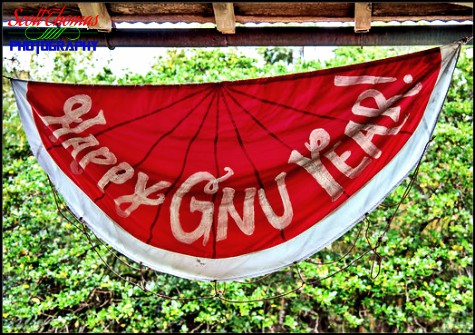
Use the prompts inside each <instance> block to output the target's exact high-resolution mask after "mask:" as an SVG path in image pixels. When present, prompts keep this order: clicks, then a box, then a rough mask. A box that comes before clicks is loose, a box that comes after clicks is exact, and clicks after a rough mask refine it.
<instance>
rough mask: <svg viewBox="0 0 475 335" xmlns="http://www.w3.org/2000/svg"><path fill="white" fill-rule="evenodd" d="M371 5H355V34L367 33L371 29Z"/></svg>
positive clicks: (358, 3) (364, 3) (368, 3)
mask: <svg viewBox="0 0 475 335" xmlns="http://www.w3.org/2000/svg"><path fill="white" fill-rule="evenodd" d="M371 8H372V6H371V3H370V2H356V3H355V33H367V32H368V31H369V30H370V29H371Z"/></svg>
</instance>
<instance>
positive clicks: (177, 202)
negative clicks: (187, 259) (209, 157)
mask: <svg viewBox="0 0 475 335" xmlns="http://www.w3.org/2000/svg"><path fill="white" fill-rule="evenodd" d="M225 170H226V171H227V173H226V175H224V176H222V177H220V178H216V177H214V176H213V175H212V174H211V173H209V172H196V173H194V174H192V175H191V176H190V177H188V179H187V180H185V181H184V182H183V184H182V185H181V186H180V187H179V189H178V190H177V191H176V192H175V194H174V195H173V198H172V201H171V204H170V224H171V229H172V233H173V236H174V237H175V238H176V239H177V240H178V241H180V242H183V243H186V244H191V243H193V242H195V241H196V240H197V239H199V238H200V237H201V236H203V245H206V243H207V242H208V240H209V233H210V229H211V225H212V224H213V213H214V205H213V203H212V202H211V201H201V200H197V199H196V198H195V197H192V198H191V202H190V211H191V212H195V211H200V212H202V215H201V220H200V223H199V225H198V227H196V229H195V230H193V231H191V232H186V231H184V230H183V227H182V225H181V222H180V207H181V202H182V201H183V197H184V196H185V195H186V194H187V193H188V192H189V191H190V190H191V188H192V187H193V186H195V185H197V184H199V183H201V182H203V181H208V183H207V184H206V186H205V187H204V192H205V193H206V194H214V193H216V192H217V191H218V189H219V183H220V182H221V181H224V180H225V179H227V178H229V177H231V176H232V175H233V173H234V172H233V171H232V170H231V169H230V168H228V167H227V168H225Z"/></svg>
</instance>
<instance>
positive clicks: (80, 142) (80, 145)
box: [62, 135, 99, 158]
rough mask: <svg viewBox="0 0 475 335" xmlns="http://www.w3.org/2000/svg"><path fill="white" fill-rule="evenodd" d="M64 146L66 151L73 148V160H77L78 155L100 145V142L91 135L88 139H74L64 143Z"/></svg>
mask: <svg viewBox="0 0 475 335" xmlns="http://www.w3.org/2000/svg"><path fill="white" fill-rule="evenodd" d="M62 144H63V147H64V148H66V149H67V148H68V147H70V146H72V147H73V151H72V152H71V155H72V156H73V158H76V156H77V155H78V153H80V152H81V151H82V150H84V149H86V148H89V147H93V146H95V145H98V144H99V141H98V140H97V139H96V138H95V137H94V135H89V136H88V137H74V138H71V139H69V140H66V141H64V142H63V143H62Z"/></svg>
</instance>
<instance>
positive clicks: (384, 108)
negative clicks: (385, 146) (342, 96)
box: [351, 89, 401, 122]
mask: <svg viewBox="0 0 475 335" xmlns="http://www.w3.org/2000/svg"><path fill="white" fill-rule="evenodd" d="M368 98H373V99H374V100H375V101H376V105H377V106H378V108H371V107H365V106H362V105H361V102H362V101H363V100H364V99H368ZM399 99H401V95H395V96H393V97H391V98H389V99H386V98H385V97H384V95H383V94H382V93H381V92H379V91H378V90H374V89H370V90H366V91H364V92H363V93H361V94H360V95H359V96H358V99H357V100H356V102H355V104H354V105H353V108H352V109H351V111H352V112H353V114H356V115H362V116H368V117H374V116H378V115H387V116H389V117H390V118H391V119H392V120H393V121H394V122H397V121H399V114H400V112H401V107H400V106H395V107H390V106H392V105H393V104H394V103H395V102H397V101H398V100H399Z"/></svg>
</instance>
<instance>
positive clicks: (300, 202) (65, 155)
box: [27, 49, 441, 258]
mask: <svg viewBox="0 0 475 335" xmlns="http://www.w3.org/2000/svg"><path fill="white" fill-rule="evenodd" d="M440 61H441V56H440V53H439V49H431V50H428V51H424V52H421V53H418V54H417V56H414V55H408V56H403V57H397V58H392V59H385V60H382V61H376V62H371V63H365V64H360V65H356V66H347V67H341V68H335V69H329V70H321V71H315V72H309V73H302V74H294V75H288V76H279V77H273V78H262V79H255V80H246V81H236V82H222V83H210V84H193V85H162V86H102V85H69V84H52V83H38V82H29V83H28V95H27V99H28V101H29V103H30V104H31V106H32V110H33V113H34V115H35V121H36V125H37V127H38V131H39V133H40V136H41V140H42V142H43V144H44V146H45V148H46V149H47V151H48V153H49V154H50V155H51V156H52V158H53V160H54V161H55V162H56V164H57V165H58V166H59V167H60V168H61V170H62V171H64V173H66V174H67V176H68V177H69V178H70V179H71V180H72V181H73V182H74V183H75V184H76V185H78V186H79V187H80V188H81V189H82V190H83V191H84V193H85V194H86V195H87V196H88V197H89V198H90V199H92V200H93V201H94V202H95V203H96V204H97V206H98V207H99V208H100V209H101V210H103V211H104V212H105V213H107V215H108V216H109V217H110V218H111V219H112V220H114V221H115V222H117V223H118V224H119V225H120V226H121V227H123V228H124V229H125V230H126V231H128V232H129V233H130V234H132V235H133V236H135V237H136V238H137V239H139V240H141V241H143V242H146V243H148V244H150V245H152V246H155V247H158V248H161V249H165V250H168V251H173V252H177V253H180V254H186V255H192V256H196V257H205V258H224V257H232V256H238V255H242V254H247V253H251V252H254V251H259V250H263V249H267V248H270V247H273V246H276V245H279V244H281V243H283V242H285V241H288V240H290V239H292V238H294V237H295V236H297V235H299V234H301V233H302V232H304V231H306V230H307V229H308V228H310V227H312V226H313V225H315V224H318V222H319V221H320V220H321V219H322V218H324V217H325V216H326V215H328V214H329V213H331V212H332V211H333V210H335V209H336V208H338V207H339V206H341V205H342V204H343V203H344V202H345V200H347V199H348V198H349V197H351V196H352V195H353V194H354V193H355V192H357V191H358V190H359V189H360V188H361V187H362V186H364V185H365V184H366V183H367V182H368V181H369V180H371V178H373V176H374V175H375V174H376V173H377V172H378V171H380V170H381V169H382V168H383V167H384V166H385V165H386V164H387V163H388V162H390V161H391V160H392V159H393V158H394V157H395V155H396V154H397V153H398V151H399V150H400V149H401V147H402V146H404V144H405V143H406V141H407V140H408V138H409V137H410V136H411V134H412V133H413V132H414V130H415V129H416V127H417V126H418V125H419V122H420V120H421V117H422V115H423V112H424V109H425V107H426V105H427V103H428V99H429V95H430V93H431V91H432V89H433V87H434V84H435V82H436V80H437V77H438V74H439V68H440ZM407 75H410V76H411V78H410V77H407ZM348 76H352V77H354V76H358V77H359V78H369V77H368V76H373V77H384V78H395V79H394V80H393V81H388V82H379V83H375V84H374V83H362V84H351V83H348V82H346V84H345V85H344V86H340V85H342V84H341V82H338V79H337V83H340V84H338V85H335V83H336V82H335V80H336V78H337V77H338V78H347V77H348ZM362 76H365V77H362ZM345 80H349V79H345ZM368 80H369V79H368ZM418 84H421V85H422V88H420V90H417V93H414V94H413V95H409V96H406V97H404V96H403V95H404V94H407V93H408V92H410V90H411V89H415V88H417V85H418ZM370 90H373V91H371V92H373V93H374V94H376V91H378V92H380V94H382V96H384V97H385V99H386V100H390V99H391V98H392V97H394V96H396V95H401V97H400V99H395V101H391V105H389V106H386V105H384V103H382V104H381V103H380V105H379V106H378V104H377V103H376V100H375V98H372V97H367V98H364V99H362V100H361V102H360V103H359V105H361V106H362V108H363V109H362V110H366V111H374V110H377V113H376V112H374V113H375V114H374V115H370V116H368V115H357V114H355V112H354V108H355V107H354V106H355V105H356V104H357V100H358V97H360V96H361V94H364V92H365V91H366V92H368V91H370ZM76 95H87V96H89V98H90V101H91V108H90V111H88V112H87V113H85V114H84V115H82V116H81V121H79V122H75V123H70V124H69V127H70V128H74V127H77V126H78V125H81V124H84V123H85V122H86V121H87V120H91V119H93V118H94V117H96V116H97V115H98V114H99V113H100V111H102V112H103V117H104V119H105V124H95V125H93V126H91V127H89V128H87V129H85V130H84V131H81V132H78V133H65V134H63V135H59V136H55V135H54V134H53V132H54V131H58V130H60V129H61V128H64V127H65V126H64V124H61V123H52V122H45V120H44V119H42V118H41V117H45V116H54V117H64V115H65V109H64V104H65V102H66V101H67V100H68V99H69V98H71V97H73V96H76ZM363 96H364V95H363ZM79 106H80V104H75V105H73V106H72V110H74V109H77V108H78V107H79ZM364 107H366V109H364ZM388 108H394V111H397V110H399V112H395V113H396V114H397V116H398V117H399V118H398V120H397V121H395V120H393V119H392V118H391V117H389V116H387V115H381V114H382V113H384V112H385V111H387V110H388ZM368 113H373V112H368ZM406 117H407V119H406ZM50 120H51V119H50ZM350 122H355V123H358V124H362V125H368V124H373V125H378V126H382V127H385V128H386V129H389V128H396V127H398V126H401V125H402V127H401V128H400V129H399V130H398V131H397V132H396V131H395V130H394V132H396V133H395V134H389V135H378V134H376V135H374V137H373V138H372V140H371V142H372V143H373V144H374V146H375V147H376V148H377V149H379V150H380V156H379V157H377V158H375V157H371V155H369V154H368V153H367V152H366V151H365V150H363V148H362V147H361V145H360V144H359V143H357V141H356V140H355V139H354V138H353V137H352V136H348V135H346V134H345V128H346V127H348V125H349V123H350ZM315 129H321V130H322V131H320V132H319V134H324V133H326V134H328V135H329V143H328V144H327V145H326V146H324V148H322V150H320V151H319V152H318V154H319V157H320V159H321V162H322V164H323V166H324V167H325V168H326V170H328V173H329V174H330V175H331V176H332V177H333V178H334V180H335V182H336V183H338V184H339V185H340V186H341V188H342V190H343V193H342V194H341V195H339V196H338V197H337V198H336V199H333V200H332V197H331V196H330V194H329V192H327V191H325V189H324V188H323V187H322V185H321V184H320V183H319V182H317V180H316V179H315V178H314V176H312V174H310V173H309V172H308V171H307V170H306V169H305V168H304V167H303V166H301V165H299V164H297V163H296V162H295V159H294V160H293V161H292V160H291V156H292V152H294V157H297V156H298V155H297V156H295V155H296V154H300V157H304V158H307V159H310V158H311V154H310V151H309V149H308V148H307V147H306V145H305V144H306V143H309V142H310V140H309V137H310V135H311V133H312V131H313V130H315ZM378 129H383V128H378ZM57 134H58V133H57ZM314 134H316V133H314ZM361 134H362V135H368V134H367V132H366V131H364V130H362V131H361ZM91 135H92V136H93V138H95V139H96V140H97V141H98V144H96V145H91V146H89V147H86V148H84V149H81V150H79V152H78V154H77V156H76V157H75V158H73V156H72V152H73V148H74V146H72V145H71V146H69V147H67V148H65V144H64V143H65V142H66V141H68V140H71V139H75V138H76V139H78V138H82V139H84V138H87V137H88V136H91ZM321 140H322V138H320V140H319V141H321ZM319 141H317V142H315V143H314V144H315V145H317V146H318V145H319V144H321V142H319ZM333 147H334V148H335V150H334V152H335V154H337V155H343V153H344V152H345V151H347V152H349V153H350V156H349V157H348V158H347V159H346V157H344V158H345V159H346V164H348V165H349V166H350V167H353V168H354V167H356V166H357V165H358V164H360V163H361V162H362V160H363V159H364V158H365V157H366V158H367V159H368V160H369V161H368V162H369V163H368V165H367V166H366V167H365V168H364V169H363V170H362V173H361V174H360V175H359V176H357V177H355V178H353V179H352V178H349V177H347V176H346V175H345V174H344V173H343V172H342V171H341V169H339V168H337V167H336V166H335V164H334V160H332V159H330V158H329V157H327V156H325V155H326V154H328V152H329V151H331V149H332V148H333ZM100 148H107V149H108V150H109V151H110V153H112V154H113V155H114V156H115V157H116V162H114V163H108V164H97V163H94V162H90V163H88V164H87V165H86V166H85V168H83V169H80V168H78V164H79V162H80V161H81V160H82V159H83V158H84V157H85V156H86V155H88V154H89V153H91V152H92V151H94V150H97V149H100ZM345 159H343V160H345ZM312 162H315V161H314V160H313V161H312ZM120 163H127V164H129V165H130V166H131V167H132V169H133V176H131V177H130V179H127V180H126V181H124V182H123V183H121V184H119V183H114V182H109V183H107V185H106V187H105V188H104V192H103V191H102V190H101V189H100V187H99V186H98V183H99V181H100V180H101V179H103V178H104V175H105V174H106V173H107V172H108V171H110V169H111V168H113V167H115V166H117V165H118V164H120ZM225 168H230V169H231V170H232V171H233V175H231V176H229V175H228V176H227V178H224V179H223V180H222V181H220V182H219V183H218V186H219V189H218V191H217V192H216V193H214V194H207V193H206V192H205V191H204V187H205V185H206V184H207V182H208V180H206V181H201V182H199V183H197V184H196V185H192V187H190V189H189V191H188V192H184V195H183V198H182V201H181V205H180V207H179V210H178V212H179V219H178V221H179V223H180V225H181V227H182V229H183V231H185V232H186V233H189V232H192V231H194V230H196V229H197V227H204V226H205V225H204V224H200V220H201V219H202V216H203V213H202V211H200V210H195V211H194V212H192V211H191V210H190V202H191V201H192V197H195V199H196V200H198V201H201V202H202V203H204V204H205V205H204V207H201V209H203V208H212V209H214V210H213V213H212V216H213V220H212V224H211V227H210V228H209V237H208V239H207V240H206V241H204V236H203V234H201V235H200V234H198V238H196V239H195V240H192V241H185V242H184V241H180V240H179V239H177V238H176V236H175V235H174V233H173V231H172V230H173V227H172V224H171V216H172V213H171V212H172V211H173V210H171V208H172V201H173V198H175V199H178V198H177V193H178V190H179V188H180V187H182V188H183V184H184V183H185V181H186V180H188V181H189V180H190V179H189V178H190V176H192V175H194V174H195V173H198V172H202V173H205V172H206V173H209V174H211V175H213V176H214V177H216V178H221V177H223V176H225V175H226V173H227V172H226V170H225ZM79 170H82V171H79ZM140 173H142V174H143V175H146V176H147V177H148V180H147V182H146V184H145V185H146V187H150V186H152V185H154V184H157V183H159V182H164V183H162V186H163V185H167V186H164V187H162V189H160V190H157V191H155V192H153V193H150V194H148V198H149V199H151V200H156V199H157V198H159V194H162V195H163V196H164V202H163V203H161V204H158V205H153V204H141V205H139V206H138V207H137V208H136V209H134V210H132V211H131V213H130V215H128V216H127V217H124V215H123V214H122V215H120V213H119V212H118V210H117V203H116V202H115V201H117V199H120V198H121V197H123V196H126V195H132V194H134V191H135V189H136V185H137V184H138V180H139V174H140ZM282 173H285V177H284V178H283V180H284V182H283V184H284V185H285V187H286V191H287V192H286V193H287V194H288V196H289V199H290V203H291V211H292V216H291V221H290V223H288V224H287V225H286V226H285V228H283V229H278V228H275V227H273V226H272V225H271V223H270V222H269V219H268V217H267V216H266V214H265V213H264V211H263V207H262V205H261V203H260V201H259V192H260V191H259V190H260V189H263V190H265V195H266V198H267V199H268V201H269V203H270V205H271V207H272V209H273V210H274V212H275V214H276V215H277V216H281V215H282V214H283V212H284V208H283V200H282V197H281V195H280V193H279V190H278V187H277V182H276V181H275V178H276V177H277V176H279V175H281V174H282ZM207 176H209V175H207ZM116 177H117V178H120V175H117V176H116ZM225 188H226V189H227V192H230V191H229V189H232V190H234V191H235V193H234V198H233V204H234V206H235V209H236V212H237V213H238V215H239V216H241V217H242V216H243V203H244V196H245V191H246V189H255V196H254V199H253V201H252V203H251V204H252V206H251V207H252V208H253V209H254V215H255V218H254V222H255V226H254V228H253V229H251V228H250V227H249V226H248V228H247V229H248V231H247V232H248V234H246V233H245V232H243V231H242V230H241V229H240V228H239V226H238V225H237V224H236V222H235V220H234V219H233V218H232V217H231V216H229V215H227V217H228V224H227V234H225V235H224V236H225V238H221V239H220V240H217V238H216V237H217V235H218V221H219V220H218V215H219V211H220V208H224V207H223V205H222V199H223V194H224V189H225ZM249 192H252V191H249ZM261 192H262V191H261ZM210 204H212V206H211V207H210ZM128 205H130V203H127V202H123V203H122V204H121V206H120V208H121V209H122V210H125V209H126V208H127V206H128ZM206 206H208V207H206ZM362 214H364V213H362ZM203 229H204V232H205V235H206V231H207V228H206V227H204V228H203ZM185 235H186V234H185Z"/></svg>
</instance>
